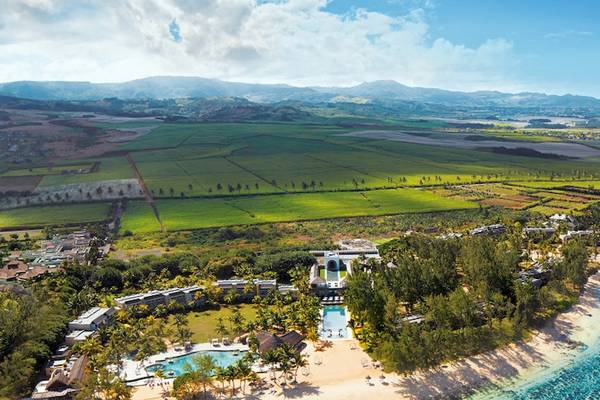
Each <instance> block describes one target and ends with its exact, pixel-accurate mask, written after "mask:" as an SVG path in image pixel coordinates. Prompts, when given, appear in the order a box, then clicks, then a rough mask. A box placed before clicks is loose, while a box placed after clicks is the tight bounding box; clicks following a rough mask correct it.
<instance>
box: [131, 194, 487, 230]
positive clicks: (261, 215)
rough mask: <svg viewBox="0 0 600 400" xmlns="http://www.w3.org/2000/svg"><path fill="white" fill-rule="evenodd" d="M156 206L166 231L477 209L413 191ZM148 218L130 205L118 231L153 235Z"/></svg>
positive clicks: (140, 206) (142, 208)
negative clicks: (150, 233)
mask: <svg viewBox="0 0 600 400" xmlns="http://www.w3.org/2000/svg"><path fill="white" fill-rule="evenodd" d="M156 205H157V207H158V210H159V212H160V217H161V220H162V222H163V223H164V225H165V227H166V229H167V230H185V229H200V228H209V227H216V226H226V225H244V224H256V223H267V222H282V221H298V220H310V219H323V218H335V217H356V216H364V215H385V214H400V213H412V212H430V211H442V210H452V209H464V208H473V207H476V205H475V204H474V203H470V202H467V201H463V200H453V199H452V200H451V199H447V198H443V197H441V196H437V195H435V194H433V193H430V192H427V191H424V190H417V189H391V190H373V191H367V192H326V193H302V194H282V195H269V196H253V197H237V198H231V199H185V200H159V201H157V203H156ZM153 218H154V216H153V214H152V210H151V209H150V207H149V206H148V205H147V204H146V203H144V202H141V201H137V202H130V203H129V205H128V207H127V210H126V212H125V214H124V215H123V218H122V221H121V229H122V230H130V231H132V232H135V233H140V232H150V231H155V230H158V227H159V226H158V224H157V223H156V221H155V220H154V221H153Z"/></svg>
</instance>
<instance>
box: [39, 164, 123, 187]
mask: <svg viewBox="0 0 600 400" xmlns="http://www.w3.org/2000/svg"><path fill="white" fill-rule="evenodd" d="M89 161H90V162H99V163H100V165H99V168H98V171H97V172H93V173H90V174H76V175H45V176H44V178H43V179H42V181H41V182H40V187H46V186H56V185H68V184H73V183H86V182H97V181H107V180H115V179H130V178H133V177H134V175H133V171H132V170H131V167H130V166H129V164H128V163H127V160H126V159H125V157H107V158H100V159H94V160H89Z"/></svg>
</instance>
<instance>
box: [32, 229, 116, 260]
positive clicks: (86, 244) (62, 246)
mask: <svg viewBox="0 0 600 400" xmlns="http://www.w3.org/2000/svg"><path fill="white" fill-rule="evenodd" d="M94 240H95V237H93V236H92V235H91V234H90V233H89V232H87V231H76V232H72V233H69V234H66V235H54V237H52V239H50V240H43V241H42V242H41V245H40V248H39V249H38V250H30V251H26V252H24V253H23V259H24V260H25V261H27V262H28V263H29V265H30V266H34V267H36V266H37V267H45V268H58V267H60V266H61V265H62V264H63V263H68V262H74V261H77V262H79V263H85V262H86V261H87V260H86V258H87V255H88V253H89V252H90V249H91V247H92V242H93V241H94ZM99 250H100V256H104V255H106V254H105V253H107V252H108V250H109V248H108V247H106V246H104V247H101V248H100V249H99Z"/></svg>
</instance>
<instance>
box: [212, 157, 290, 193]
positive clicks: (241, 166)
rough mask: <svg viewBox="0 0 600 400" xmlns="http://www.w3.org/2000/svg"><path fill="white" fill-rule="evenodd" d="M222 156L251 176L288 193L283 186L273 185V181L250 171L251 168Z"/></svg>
mask: <svg viewBox="0 0 600 400" xmlns="http://www.w3.org/2000/svg"><path fill="white" fill-rule="evenodd" d="M223 158H224V159H225V160H226V161H228V162H229V163H230V164H232V165H235V166H236V167H238V168H239V169H241V170H243V171H246V172H247V173H249V174H251V175H252V176H254V177H256V178H258V179H260V180H261V181H263V182H265V183H267V184H269V185H271V186H274V187H276V188H277V189H279V190H282V191H283V192H284V193H288V191H287V190H285V189H284V188H282V187H281V186H279V185H274V184H273V182H269V181H268V180H267V179H266V178H264V177H262V176H260V175H258V174H257V173H256V172H254V171H252V170H251V169H248V168H246V167H244V166H243V165H241V164H238V163H236V162H235V161H231V160H230V159H229V158H228V157H223Z"/></svg>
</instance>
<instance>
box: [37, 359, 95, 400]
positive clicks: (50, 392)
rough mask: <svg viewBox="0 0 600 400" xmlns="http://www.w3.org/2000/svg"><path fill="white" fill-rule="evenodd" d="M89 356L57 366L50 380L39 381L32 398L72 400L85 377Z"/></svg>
mask: <svg viewBox="0 0 600 400" xmlns="http://www.w3.org/2000/svg"><path fill="white" fill-rule="evenodd" d="M87 364H88V358H87V357H86V356H82V357H79V358H78V359H77V360H75V362H74V363H73V364H72V365H71V366H70V367H69V366H66V367H65V368H56V369H54V370H53V371H52V373H51V374H50V379H49V380H44V381H41V382H39V383H38V384H37V385H36V387H35V389H34V391H33V393H32V395H31V398H32V399H52V400H71V399H74V398H75V395H76V394H77V392H79V390H80V389H79V387H80V384H81V382H83V380H84V379H85V375H86V370H87Z"/></svg>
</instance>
